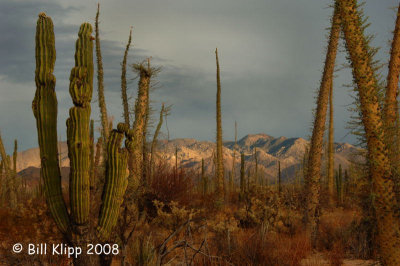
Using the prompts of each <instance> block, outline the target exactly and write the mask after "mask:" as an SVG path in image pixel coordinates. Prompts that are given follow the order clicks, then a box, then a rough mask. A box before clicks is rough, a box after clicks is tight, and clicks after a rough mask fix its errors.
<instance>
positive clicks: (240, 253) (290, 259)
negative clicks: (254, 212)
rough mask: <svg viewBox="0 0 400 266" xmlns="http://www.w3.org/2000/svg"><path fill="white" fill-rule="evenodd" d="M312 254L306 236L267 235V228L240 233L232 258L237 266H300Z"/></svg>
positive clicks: (246, 230)
mask: <svg viewBox="0 0 400 266" xmlns="http://www.w3.org/2000/svg"><path fill="white" fill-rule="evenodd" d="M310 253H311V246H310V243H309V241H308V238H307V237H306V236H305V235H304V234H297V235H294V236H289V235H284V234H276V233H267V230H265V228H263V227H260V228H258V229H257V230H254V229H245V230H242V231H240V232H239V234H238V236H237V238H236V246H235V250H234V253H233V256H232V262H233V263H234V264H235V265H282V266H286V265H288V266H289V265H290V266H295V265H300V263H301V261H302V260H303V259H304V258H306V257H307V256H308V255H309V254H310Z"/></svg>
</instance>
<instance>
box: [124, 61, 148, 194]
mask: <svg viewBox="0 0 400 266" xmlns="http://www.w3.org/2000/svg"><path fill="white" fill-rule="evenodd" d="M135 70H136V71H138V73H139V85H138V87H139V89H138V96H137V99H136V104H135V122H134V123H133V143H132V147H131V149H130V150H129V153H130V156H131V158H130V159H129V186H131V184H132V186H133V187H137V186H138V185H139V184H140V183H141V182H143V180H142V176H143V138H144V136H143V132H144V130H145V125H146V116H147V111H148V105H149V88H150V79H151V76H152V70H151V69H150V66H148V67H146V66H144V65H143V64H138V65H136V66H135Z"/></svg>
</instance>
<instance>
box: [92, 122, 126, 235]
mask: <svg viewBox="0 0 400 266" xmlns="http://www.w3.org/2000/svg"><path fill="white" fill-rule="evenodd" d="M127 131H128V125H127V124H122V123H120V124H118V127H117V130H113V131H112V132H111V135H110V138H109V141H108V143H107V154H108V160H107V166H106V180H105V184H104V191H103V196H102V200H103V203H102V206H101V209H100V217H99V225H98V227H97V232H98V235H99V237H100V239H101V240H103V241H105V240H107V239H108V238H109V236H110V235H111V232H112V229H113V227H114V226H115V224H116V223H117V219H118V213H119V209H120V206H121V204H122V201H123V199H124V194H125V190H126V187H127V186H128V178H127V176H126V166H127V163H128V152H127V150H126V149H121V142H122V140H123V138H124V133H126V132H127Z"/></svg>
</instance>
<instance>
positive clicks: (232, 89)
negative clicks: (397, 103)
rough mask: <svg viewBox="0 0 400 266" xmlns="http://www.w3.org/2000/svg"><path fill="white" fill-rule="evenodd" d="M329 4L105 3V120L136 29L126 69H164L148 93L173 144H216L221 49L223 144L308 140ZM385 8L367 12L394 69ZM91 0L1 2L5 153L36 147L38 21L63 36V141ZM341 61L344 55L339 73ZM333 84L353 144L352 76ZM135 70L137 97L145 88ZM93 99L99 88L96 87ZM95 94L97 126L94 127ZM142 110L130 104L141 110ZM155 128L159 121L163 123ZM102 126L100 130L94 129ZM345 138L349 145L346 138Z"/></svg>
mask: <svg viewBox="0 0 400 266" xmlns="http://www.w3.org/2000/svg"><path fill="white" fill-rule="evenodd" d="M330 3H331V1H329V0H325V1H319V0H305V1H295V0H282V1H273V0H254V1H248V2H244V1H240V0H219V1H212V0H204V1H187V0H176V1H164V0H149V1H140V2H139V1H128V0H115V1H101V7H102V9H101V24H100V26H101V38H102V51H103V59H104V68H105V88H106V100H107V105H108V106H107V107H108V110H109V113H110V114H111V115H113V116H114V117H115V120H116V121H121V120H122V119H121V110H122V108H121V99H120V71H121V70H120V69H121V66H120V62H121V60H122V55H123V50H124V46H125V43H126V41H127V37H128V33H129V27H130V26H131V25H133V26H134V30H133V47H132V48H131V51H130V56H129V63H135V62H140V61H141V60H143V59H145V58H147V57H149V56H152V58H153V60H152V64H153V65H154V66H162V67H163V70H162V71H161V73H160V74H159V75H158V77H157V81H158V82H159V86H160V88H159V89H158V90H155V91H154V92H153V93H152V97H153V102H154V108H155V109H156V110H158V109H159V106H160V103H161V102H166V103H168V104H173V105H174V106H173V109H172V112H171V116H170V117H169V118H168V125H169V128H170V132H171V137H172V138H178V137H193V138H198V139H202V140H212V139H213V138H214V136H215V92H216V85H215V55H214V49H215V47H218V48H219V52H220V61H221V62H220V63H221V78H222V111H223V126H224V138H225V139H232V138H233V125H234V121H235V120H237V121H238V125H239V136H244V135H246V134H249V133H258V132H265V133H267V134H270V135H273V136H281V135H282V136H287V137H297V136H299V137H306V136H307V135H309V132H310V131H309V128H310V125H311V122H312V112H311V110H312V109H313V107H314V105H315V104H314V96H315V93H314V92H315V90H316V89H317V88H318V86H319V80H320V78H321V70H322V66H323V60H324V56H325V55H324V52H325V46H326V34H327V31H326V28H327V27H329V18H330V16H331V12H332V10H331V9H330V8H327V7H328V5H329V4H330ZM397 4H398V3H397V2H396V1H394V0H390V1H386V2H385V4H384V5H382V3H378V1H369V2H367V4H366V6H365V8H366V14H367V15H369V16H370V22H371V25H372V26H371V27H370V29H368V32H370V33H377V38H376V39H375V40H374V42H373V44H374V45H376V46H382V47H383V49H382V50H381V51H380V53H379V54H378V58H379V59H382V60H383V61H384V62H386V61H387V60H388V59H387V58H388V56H387V53H388V50H389V48H388V45H387V42H388V40H389V39H390V38H391V31H392V30H393V27H394V20H395V12H393V10H390V7H393V6H395V5H397ZM95 8H96V2H95V1H78V0H71V1H68V2H66V1H61V0H58V1H44V0H41V1H38V0H36V1H32V2H29V3H28V2H26V1H11V0H3V1H1V3H0V34H1V36H2V38H1V39H0V58H1V59H0V60H1V62H2V63H1V64H0V129H1V132H2V134H3V137H4V139H5V142H6V146H7V150H8V151H11V149H12V147H11V146H12V140H13V138H18V139H19V140H20V143H21V145H20V146H21V148H22V149H25V148H29V147H34V146H37V137H36V130H35V120H34V118H33V115H32V112H31V108H30V106H31V101H32V99H33V94H34V91H35V87H34V82H33V79H34V67H35V65H34V62H35V61H34V35H35V26H36V19H37V14H38V13H39V12H40V11H46V12H47V13H48V15H50V16H51V17H52V18H53V21H54V25H55V34H56V49H57V61H56V68H55V75H56V77H57V87H56V90H57V95H58V99H59V116H58V121H59V127H58V129H59V134H60V135H61V136H62V138H63V139H65V119H66V118H67V115H68V109H69V108H70V107H71V105H72V103H71V100H70V96H69V93H68V84H69V80H68V79H69V72H70V69H71V67H72V66H73V64H74V61H73V55H74V43H75V40H76V33H77V30H78V28H79V23H80V22H83V21H85V20H87V21H89V22H93V20H94V15H95ZM342 62H345V54H344V53H341V54H340V55H339V64H340V63H342ZM338 74H339V76H338V78H337V79H336V80H335V89H336V90H335V94H334V97H335V124H336V130H335V137H336V139H337V140H338V141H348V142H353V141H354V138H353V137H351V136H346V134H347V132H348V130H347V129H346V128H345V127H346V123H347V122H348V121H349V116H350V115H349V112H348V111H347V110H346V109H347V106H348V105H349V104H351V102H352V99H351V98H350V97H349V94H352V93H351V91H350V90H349V89H348V88H344V87H342V84H348V83H350V82H351V75H350V71H349V70H344V71H341V72H340V73H338ZM134 77H135V74H134V73H133V72H132V71H128V78H129V79H130V80H131V81H130V83H129V94H130V95H131V96H135V94H136V87H137V80H132V79H133V78H134ZM95 88H96V82H95ZM96 100H97V96H96V93H94V97H93V104H92V106H93V108H92V109H93V111H92V117H94V118H95V119H96V120H98V117H99V115H98V108H97V105H98V103H97V102H96ZM133 101H134V99H132V103H131V105H132V104H133ZM155 117H157V116H155ZM97 124H98V122H97ZM345 136H346V137H345Z"/></svg>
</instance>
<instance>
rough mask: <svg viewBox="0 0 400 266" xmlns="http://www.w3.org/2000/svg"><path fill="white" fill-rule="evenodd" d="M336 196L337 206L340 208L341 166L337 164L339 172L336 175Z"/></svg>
mask: <svg viewBox="0 0 400 266" xmlns="http://www.w3.org/2000/svg"><path fill="white" fill-rule="evenodd" d="M336 196H337V205H338V206H340V205H341V204H342V203H343V171H342V165H341V164H339V170H338V171H337V173H336Z"/></svg>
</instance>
